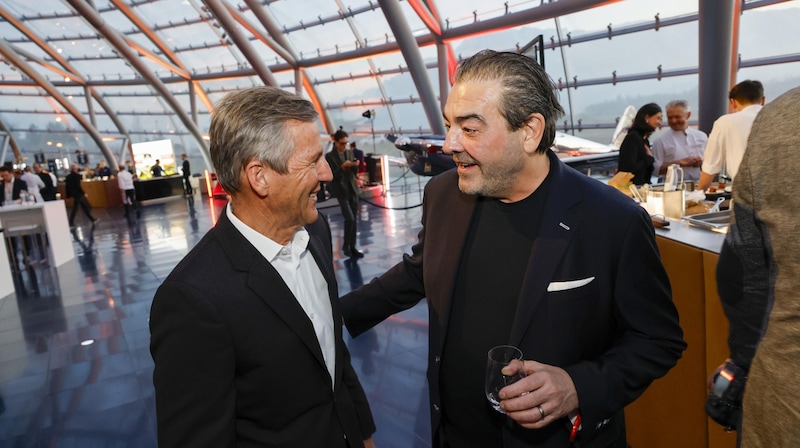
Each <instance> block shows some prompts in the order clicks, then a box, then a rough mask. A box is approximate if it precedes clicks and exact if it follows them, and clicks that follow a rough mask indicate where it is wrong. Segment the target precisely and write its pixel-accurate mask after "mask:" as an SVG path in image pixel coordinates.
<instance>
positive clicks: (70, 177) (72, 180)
mask: <svg viewBox="0 0 800 448" xmlns="http://www.w3.org/2000/svg"><path fill="white" fill-rule="evenodd" d="M81 179H82V178H81V175H80V174H78V173H76V172H74V171H70V173H69V174H67V177H65V178H64V192H65V193H67V197H68V198H80V197H83V196H86V193H85V192H84V191H83V187H81Z"/></svg>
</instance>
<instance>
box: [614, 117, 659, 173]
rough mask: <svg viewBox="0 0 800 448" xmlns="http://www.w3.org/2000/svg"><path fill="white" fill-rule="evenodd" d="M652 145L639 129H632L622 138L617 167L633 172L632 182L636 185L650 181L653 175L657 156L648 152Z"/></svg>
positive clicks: (620, 169)
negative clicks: (654, 156)
mask: <svg viewBox="0 0 800 448" xmlns="http://www.w3.org/2000/svg"><path fill="white" fill-rule="evenodd" d="M645 145H647V147H650V140H648V139H647V137H645V136H644V135H643V134H642V133H641V131H639V130H638V129H635V128H634V129H631V130H630V131H628V134H627V135H626V136H625V139H623V140H622V144H621V145H620V146H619V159H618V161H617V169H618V170H619V171H626V172H628V173H632V174H633V178H632V179H631V182H632V183H633V184H634V185H644V184H649V183H650V177H651V176H652V175H653V170H654V168H655V167H654V165H653V164H654V163H655V158H653V156H652V155H649V154H647V149H646V148H645Z"/></svg>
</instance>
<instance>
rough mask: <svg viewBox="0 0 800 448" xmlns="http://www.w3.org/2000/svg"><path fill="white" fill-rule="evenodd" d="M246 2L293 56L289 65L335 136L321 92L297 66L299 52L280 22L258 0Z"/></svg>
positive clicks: (329, 132)
mask: <svg viewBox="0 0 800 448" xmlns="http://www.w3.org/2000/svg"><path fill="white" fill-rule="evenodd" d="M244 2H245V3H246V4H247V6H248V7H250V11H252V13H253V15H254V16H256V19H258V21H259V23H261V26H263V27H264V29H265V30H267V34H269V35H270V36H271V37H272V39H273V40H274V41H275V43H276V44H277V45H278V47H279V48H282V49H283V50H284V51H285V52H286V53H288V55H289V56H291V59H287V60H286V61H287V63H288V64H289V65H290V66H291V67H292V68H293V69H295V70H299V71H300V75H301V77H302V80H303V87H304V88H305V90H306V93H308V97H309V99H310V100H311V102H312V103H313V104H314V106H315V108H316V109H317V113H318V114H319V116H320V119H321V120H322V124H323V126H325V130H326V131H327V132H328V134H333V133H334V132H335V131H336V128H335V127H334V126H333V120H332V119H331V115H330V113H328V110H327V109H326V108H324V107H322V99H321V98H320V96H319V92H317V90H316V88H315V87H314V84H313V83H312V82H311V80H310V79H309V78H308V74H307V73H306V71H305V70H304V69H303V68H302V67H300V66H298V65H297V60H298V58H297V52H296V51H294V48H293V47H292V44H291V42H289V39H287V38H286V36H285V35H284V34H283V32H282V31H281V27H280V26H278V22H277V21H275V19H274V18H273V17H272V14H270V12H269V11H268V10H267V9H265V8H264V7H263V6H261V3H260V2H259V1H258V0H244ZM276 52H277V51H276ZM278 54H280V53H279V52H278ZM296 87H297V86H296Z"/></svg>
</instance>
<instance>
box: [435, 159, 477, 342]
mask: <svg viewBox="0 0 800 448" xmlns="http://www.w3.org/2000/svg"><path fill="white" fill-rule="evenodd" d="M431 182H435V183H436V184H437V189H436V190H435V191H436V194H435V195H432V197H435V199H436V200H435V201H431V202H429V203H426V204H425V211H424V213H426V214H427V215H428V216H427V217H426V223H425V232H426V235H425V239H426V240H429V241H431V243H429V244H426V246H428V245H429V247H431V248H432V250H433V251H432V252H429V253H425V255H424V256H425V258H426V260H427V261H426V263H425V278H426V279H428V280H427V281H426V282H425V291H426V295H427V296H428V298H429V300H432V301H433V303H432V305H433V307H434V308H435V310H436V314H437V316H436V317H437V318H438V320H439V325H440V327H441V328H443V329H446V328H447V322H448V319H449V318H450V306H451V304H452V301H453V290H454V289H455V286H456V276H457V275H458V269H459V267H460V265H461V255H462V253H463V251H464V241H465V240H466V238H467V232H468V231H469V226H470V223H471V221H472V215H473V213H474V212H475V204H476V202H477V196H475V195H469V194H465V193H462V192H461V191H460V190H459V189H458V187H457V186H454V184H457V182H458V175H457V174H456V171H455V170H451V171H448V172H446V173H442V174H441V175H440V176H437V178H435V179H434V180H431ZM429 185H431V183H429ZM451 192H453V194H450V193H451ZM431 193H433V191H432V192H431ZM432 223H434V224H432ZM434 242H435V244H434ZM432 279H433V280H432ZM437 342H438V345H439V347H437V348H438V350H439V351H441V350H442V348H443V346H444V338H438V340H437Z"/></svg>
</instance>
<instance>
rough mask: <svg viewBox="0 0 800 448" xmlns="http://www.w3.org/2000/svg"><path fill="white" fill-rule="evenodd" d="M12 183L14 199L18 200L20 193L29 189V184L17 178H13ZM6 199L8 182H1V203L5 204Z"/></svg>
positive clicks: (12, 197) (12, 198)
mask: <svg viewBox="0 0 800 448" xmlns="http://www.w3.org/2000/svg"><path fill="white" fill-rule="evenodd" d="M11 183H13V186H12V187H11V200H12V201H16V200H17V199H19V195H20V194H21V193H22V191H23V190H24V191H28V185H27V184H26V183H25V182H22V181H21V180H19V179H17V178H14V179H12V180H11ZM5 200H6V183H5V182H0V205H3V203H4V202H5Z"/></svg>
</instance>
